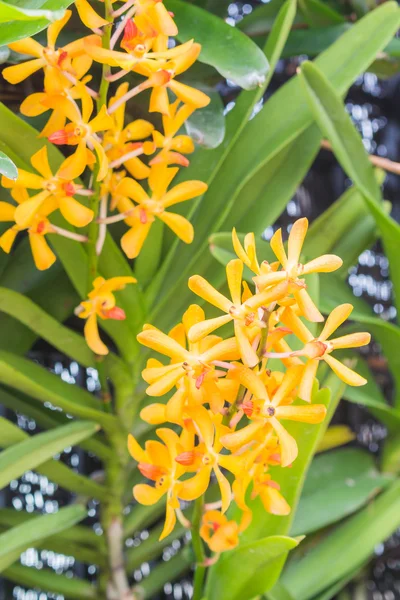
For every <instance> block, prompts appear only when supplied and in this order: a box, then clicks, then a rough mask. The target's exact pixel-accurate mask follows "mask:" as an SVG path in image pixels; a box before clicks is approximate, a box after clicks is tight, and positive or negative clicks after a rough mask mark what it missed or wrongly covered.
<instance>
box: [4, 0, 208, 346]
mask: <svg viewBox="0 0 400 600" xmlns="http://www.w3.org/2000/svg"><path fill="white" fill-rule="evenodd" d="M99 4H100V3H99ZM105 4H106V12H107V8H108V9H109V10H108V19H104V18H103V17H101V16H100V15H99V14H97V12H96V11H95V10H94V8H93V7H92V5H91V4H89V2H87V0H76V2H75V7H76V9H77V11H78V14H79V16H80V18H81V20H82V22H83V24H84V25H85V26H86V27H88V28H89V29H91V30H92V31H91V32H90V34H89V35H87V36H85V37H83V38H80V39H77V40H75V41H72V42H70V43H68V44H66V45H64V46H59V45H58V44H57V40H58V39H59V38H60V36H61V35H62V30H63V28H64V27H65V26H66V24H67V23H68V21H69V20H70V18H71V16H72V11H71V10H66V11H65V15H64V17H63V18H62V19H60V20H59V21H56V22H54V23H52V24H51V25H50V26H49V28H48V30H47V45H46V46H42V45H41V44H40V43H39V42H38V41H36V40H35V39H33V38H27V39H23V40H21V41H17V42H14V43H12V44H10V48H11V49H12V50H14V51H15V52H18V53H20V54H22V55H24V56H26V55H27V56H30V57H32V59H31V60H28V61H25V62H21V63H19V64H16V65H12V66H10V67H7V68H5V69H4V70H3V76H4V78H5V79H6V80H7V81H8V82H9V83H11V84H18V83H20V82H22V81H23V80H25V79H26V78H27V77H29V76H30V75H32V74H33V73H36V72H38V71H40V70H43V72H44V79H43V90H42V91H40V92H35V93H33V94H31V95H29V96H28V97H27V98H26V99H25V100H24V101H23V103H22V105H21V113H22V114H23V115H25V116H27V117H37V116H39V115H48V120H47V123H46V125H45V127H44V128H43V130H42V131H41V133H40V135H39V138H47V139H48V140H49V141H50V142H52V143H53V144H56V145H58V146H63V147H65V149H66V151H68V157H67V158H66V159H65V160H64V161H63V162H62V164H61V165H60V166H59V168H58V169H57V171H56V172H55V171H54V170H52V168H51V166H50V164H49V156H48V145H47V144H45V143H44V145H43V146H42V147H41V148H40V149H39V150H38V151H37V152H35V154H34V155H33V156H32V158H31V165H32V168H33V169H32V170H30V169H29V168H27V169H18V177H17V179H16V180H15V181H14V180H10V179H7V178H6V177H4V176H3V178H2V184H3V186H4V187H6V188H9V189H10V192H11V196H12V199H13V200H14V201H15V204H13V203H10V202H0V221H3V222H10V223H11V225H10V227H9V229H7V230H6V231H5V233H4V234H3V235H2V236H1V237H0V248H2V250H3V251H5V252H7V253H9V252H10V251H11V248H12V246H13V244H14V241H15V239H16V237H17V235H18V233H19V232H21V231H26V232H28V235H29V240H30V245H31V249H32V254H33V258H34V261H35V264H36V267H37V268H38V269H40V270H44V269H48V268H49V267H51V266H52V264H53V263H54V262H55V260H56V255H55V253H54V252H53V249H52V248H51V246H50V245H49V243H48V241H47V236H48V235H51V234H55V235H62V236H65V237H67V238H70V239H71V240H74V241H77V242H80V243H83V244H84V245H86V247H87V248H88V253H89V254H93V253H95V254H96V256H99V255H100V254H101V252H102V249H103V244H104V241H105V237H106V230H107V226H108V225H110V224H112V223H115V222H118V221H124V222H125V223H126V225H127V230H126V232H125V233H124V234H123V235H122V238H121V247H122V249H123V251H124V252H125V254H126V255H127V257H128V258H130V259H134V258H136V257H137V256H138V255H139V253H140V251H141V249H142V247H143V244H144V242H145V240H146V238H147V236H148V234H149V231H150V228H151V226H152V224H153V223H154V221H155V219H156V218H157V219H160V220H161V221H163V222H164V223H165V225H166V226H167V227H169V228H170V229H171V230H172V231H173V232H174V233H175V234H176V235H177V236H178V237H179V238H180V239H181V240H183V241H184V242H185V243H190V242H191V241H192V240H193V235H194V232H193V227H192V225H191V223H190V222H189V221H188V220H187V219H185V218H184V217H183V216H181V215H180V214H177V213H174V212H171V211H170V208H171V207H172V206H174V205H175V204H178V203H180V202H184V201H186V200H190V199H192V198H195V197H197V196H200V195H201V194H203V193H204V192H205V191H206V189H207V185H206V184H205V183H203V182H201V181H185V182H183V183H179V184H177V185H175V186H173V187H171V184H172V181H173V179H174V178H175V177H176V175H177V173H178V171H179V168H180V167H185V166H188V164H189V160H188V158H187V155H189V154H191V153H192V152H193V151H194V144H193V141H192V139H191V138H190V137H189V136H188V135H186V134H185V133H182V127H183V126H184V124H185V121H187V119H188V118H189V117H190V116H191V115H192V113H193V112H194V111H195V110H196V109H198V108H202V107H205V106H206V105H207V104H208V103H209V101H210V99H209V97H208V96H206V95H205V94H204V93H203V92H201V91H200V90H197V89H195V88H193V87H191V86H189V85H187V84H185V83H182V82H180V81H178V80H177V77H178V76H179V75H181V74H182V73H184V72H185V71H187V69H189V67H190V66H191V65H192V64H193V63H194V62H195V61H196V59H197V57H198V55H199V53H200V50H201V46H200V45H199V44H196V43H194V41H193V40H189V41H188V42H186V43H184V44H180V45H178V44H176V43H175V41H174V40H173V37H174V36H176V35H177V33H178V30H177V27H176V25H175V23H174V20H173V15H172V14H171V13H169V12H168V11H167V9H166V8H165V6H164V4H163V2H162V1H160V0H129V1H128V2H126V3H125V4H123V5H122V6H121V7H120V8H118V9H117V10H113V6H112V4H113V3H112V2H111V1H110V0H107V2H106V3H105ZM100 6H102V5H101V4H100ZM114 21H115V23H114ZM113 23H114V24H115V27H114V29H112V25H113ZM117 46H118V47H119V49H115V48H116V47H117ZM93 62H95V63H100V64H101V65H103V67H102V69H103V72H102V79H101V84H100V86H99V90H98V91H96V90H95V89H93V88H92V87H91V83H92V75H91V74H90V72H89V71H90V69H91V67H92V64H93ZM112 68H117V70H116V71H115V72H112ZM121 78H126V79H127V81H124V82H123V83H121V84H119V85H118V87H117V88H116V89H115V92H113V95H112V96H111V97H110V99H108V97H107V96H108V93H107V92H108V89H109V85H110V84H112V83H113V82H116V81H118V80H120V79H121ZM137 79H139V80H141V81H140V83H137V84H136V80H137ZM131 82H135V83H134V84H133V87H131ZM145 90H150V92H151V93H150V104H149V109H148V112H149V113H150V115H149V118H150V116H151V114H152V113H159V114H160V116H161V122H162V131H157V130H156V128H155V126H154V124H153V123H151V122H150V121H147V120H144V119H136V120H130V119H125V112H126V106H127V102H128V101H129V100H130V99H131V98H133V97H134V96H137V95H138V94H139V93H141V92H144V91H145ZM126 121H128V122H126ZM50 162H52V161H51V160H50ZM80 178H81V179H80ZM145 180H147V185H144V181H145ZM139 181H141V183H139ZM85 200H86V201H85ZM57 213H61V215H59V214H57ZM74 228H78V229H79V230H83V232H81V231H78V232H77V231H75V230H74ZM50 239H51V238H50ZM96 260H97V259H95V260H94V261H92V262H94V263H96ZM92 270H93V269H92ZM92 275H93V276H92V278H91V283H93V284H94V288H93V290H92V291H91V292H90V293H89V291H90V288H89V290H88V293H89V300H88V301H87V302H84V303H82V305H80V307H78V310H77V314H78V315H79V316H80V317H82V318H90V317H91V320H90V323H89V322H88V324H87V327H86V328H85V333H86V338H87V341H88V344H89V346H90V347H91V349H92V350H93V351H94V352H96V353H98V354H107V352H108V349H107V347H106V346H105V345H104V344H103V342H102V341H101V339H100V337H99V334H98V329H97V322H96V317H97V316H98V317H100V318H102V319H109V318H111V319H113V318H117V319H120V318H124V314H123V311H122V309H119V311H118V312H116V311H115V310H111V311H110V301H111V300H110V298H109V299H108V301H106V304H104V305H101V299H102V297H103V296H104V292H103V290H104V286H103V282H100V280H99V279H96V268H95V269H94V273H92ZM118 279H121V278H118V277H116V278H113V280H112V283H111V284H108V285H107V286H106V287H107V293H111V292H112V291H115V290H116V289H120V285H121V281H118ZM122 279H123V283H124V284H125V283H133V282H134V279H133V278H130V280H129V281H127V280H126V278H122ZM94 298H96V302H95V303H94V304H95V305H96V306H97V309H96V307H94V308H93V300H94ZM103 300H104V298H103ZM111 304H112V307H111V308H113V307H114V306H115V299H113V300H112V302H111ZM89 306H90V308H89Z"/></svg>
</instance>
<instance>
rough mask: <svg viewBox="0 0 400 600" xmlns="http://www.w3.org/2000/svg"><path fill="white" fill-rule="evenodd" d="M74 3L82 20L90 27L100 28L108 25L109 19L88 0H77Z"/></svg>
mask: <svg viewBox="0 0 400 600" xmlns="http://www.w3.org/2000/svg"><path fill="white" fill-rule="evenodd" d="M74 4H75V8H76V10H77V11H78V15H79V18H80V20H81V21H82V23H83V24H84V25H86V27H88V28H89V29H99V28H100V27H104V25H108V21H106V19H103V17H101V16H100V15H98V14H97V12H96V11H95V10H94V8H93V7H92V6H91V5H90V4H89V2H88V0H75V2H74Z"/></svg>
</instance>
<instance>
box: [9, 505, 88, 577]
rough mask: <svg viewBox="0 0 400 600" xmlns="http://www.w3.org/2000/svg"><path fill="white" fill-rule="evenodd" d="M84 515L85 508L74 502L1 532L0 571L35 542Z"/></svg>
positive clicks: (71, 523) (68, 525) (76, 521)
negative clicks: (73, 504)
mask: <svg viewBox="0 0 400 600" xmlns="http://www.w3.org/2000/svg"><path fill="white" fill-rule="evenodd" d="M86 515H87V511H86V508H85V507H84V506H81V505H79V504H76V505H75V506H68V507H66V508H61V509H60V510H59V511H58V512H57V513H55V514H52V515H42V516H40V517H34V518H33V519H30V520H29V521H27V523H23V524H22V525H18V526H17V527H13V528H12V529H9V530H8V531H6V532H5V533H2V534H1V535H0V571H4V569H6V568H7V567H9V566H10V565H11V564H12V563H13V562H15V560H16V558H18V556H19V555H20V554H21V552H23V551H24V550H26V548H29V547H30V546H32V545H34V544H35V542H38V541H39V540H42V539H44V538H46V537H49V536H50V535H54V534H56V533H57V532H58V531H63V530H64V529H67V528H68V527H71V526H72V525H75V523H78V522H79V521H82V519H84V518H85V517H86Z"/></svg>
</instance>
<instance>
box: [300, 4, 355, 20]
mask: <svg viewBox="0 0 400 600" xmlns="http://www.w3.org/2000/svg"><path fill="white" fill-rule="evenodd" d="M299 9H300V12H301V14H302V15H303V17H304V20H305V21H306V22H307V23H308V24H309V25H311V27H321V26H324V25H331V24H332V23H343V22H344V20H345V19H344V17H343V16H342V15H341V14H340V13H338V12H337V11H336V10H333V8H331V7H330V6H327V5H326V4H324V3H323V2H320V0H299Z"/></svg>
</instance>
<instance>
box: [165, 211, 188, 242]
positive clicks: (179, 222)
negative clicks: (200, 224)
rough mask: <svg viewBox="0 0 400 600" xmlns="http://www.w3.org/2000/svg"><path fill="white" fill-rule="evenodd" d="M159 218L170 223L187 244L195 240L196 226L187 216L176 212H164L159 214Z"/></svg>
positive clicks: (167, 223)
mask: <svg viewBox="0 0 400 600" xmlns="http://www.w3.org/2000/svg"><path fill="white" fill-rule="evenodd" d="M158 218H159V219H161V221H163V222H164V223H165V224H166V225H168V227H169V228H170V229H172V231H173V232H174V233H175V235H177V236H178V238H179V239H180V240H182V242H185V244H191V243H192V242H193V238H194V228H193V225H192V224H191V222H190V221H188V220H187V219H186V218H185V217H183V216H182V215H178V214H176V213H171V212H163V213H161V214H160V215H158Z"/></svg>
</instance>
